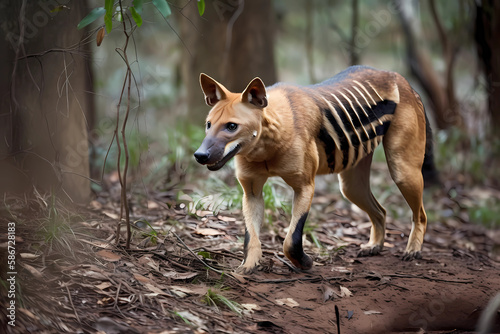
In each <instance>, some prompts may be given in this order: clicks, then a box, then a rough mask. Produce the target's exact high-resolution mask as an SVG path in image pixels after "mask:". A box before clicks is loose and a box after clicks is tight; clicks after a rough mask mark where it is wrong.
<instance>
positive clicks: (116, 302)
mask: <svg viewBox="0 0 500 334" xmlns="http://www.w3.org/2000/svg"><path fill="white" fill-rule="evenodd" d="M121 287H122V282H121V281H120V283H119V284H118V288H117V289H116V295H115V303H114V305H113V308H117V309H119V307H118V296H119V295H120V289H121Z"/></svg>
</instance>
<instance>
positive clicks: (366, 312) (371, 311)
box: [364, 310, 382, 315]
mask: <svg viewBox="0 0 500 334" xmlns="http://www.w3.org/2000/svg"><path fill="white" fill-rule="evenodd" d="M364 313H365V314H367V315H370V314H382V312H380V311H375V310H370V311H365V312H364Z"/></svg>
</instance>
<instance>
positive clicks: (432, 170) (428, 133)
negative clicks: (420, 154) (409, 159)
mask: <svg viewBox="0 0 500 334" xmlns="http://www.w3.org/2000/svg"><path fill="white" fill-rule="evenodd" d="M425 137H426V143H425V156H424V163H423V165H422V175H423V177H424V184H425V186H426V187H428V186H432V185H436V184H439V183H440V181H439V172H438V170H437V169H436V165H435V163H434V142H433V139H432V129H431V125H430V123H429V118H428V117H427V113H425Z"/></svg>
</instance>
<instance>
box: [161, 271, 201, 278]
mask: <svg viewBox="0 0 500 334" xmlns="http://www.w3.org/2000/svg"><path fill="white" fill-rule="evenodd" d="M197 275H198V273H190V272H187V273H178V272H176V271H169V272H165V273H163V276H165V277H169V278H172V279H175V280H183V279H190V278H193V277H195V276H197Z"/></svg>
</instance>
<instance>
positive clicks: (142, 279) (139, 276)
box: [133, 273, 151, 283]
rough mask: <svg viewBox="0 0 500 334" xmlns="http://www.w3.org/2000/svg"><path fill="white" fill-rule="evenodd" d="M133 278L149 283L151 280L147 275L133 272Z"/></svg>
mask: <svg viewBox="0 0 500 334" xmlns="http://www.w3.org/2000/svg"><path fill="white" fill-rule="evenodd" d="M133 275H134V278H135V279H136V280H137V281H138V282H141V283H151V280H150V279H149V278H147V277H144V276H142V275H139V274H136V273H134V274H133Z"/></svg>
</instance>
